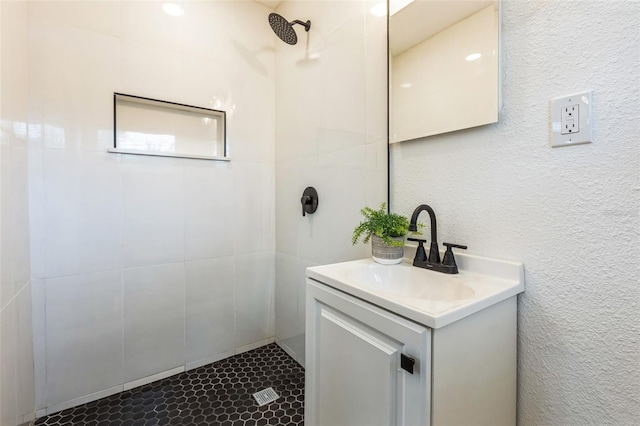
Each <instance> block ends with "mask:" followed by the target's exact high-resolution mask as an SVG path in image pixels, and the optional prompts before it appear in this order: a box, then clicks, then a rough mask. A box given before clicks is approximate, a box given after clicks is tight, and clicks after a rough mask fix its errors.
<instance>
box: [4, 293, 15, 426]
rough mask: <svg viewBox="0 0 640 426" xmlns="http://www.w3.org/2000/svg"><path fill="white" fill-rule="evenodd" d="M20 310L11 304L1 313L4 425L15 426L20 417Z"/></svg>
mask: <svg viewBox="0 0 640 426" xmlns="http://www.w3.org/2000/svg"><path fill="white" fill-rule="evenodd" d="M17 311H18V308H17V304H16V303H9V304H8V305H7V306H6V307H5V308H4V309H3V310H2V311H1V312H0V336H1V337H2V343H1V346H0V361H2V362H0V407H2V409H1V410H0V416H1V417H0V421H1V424H2V425H15V424H17V422H16V419H17V417H18V393H17V392H16V390H17V387H16V380H17V371H16V366H17V364H18V354H17V352H16V350H15V349H16V346H17V343H18V321H17V317H18V313H17Z"/></svg>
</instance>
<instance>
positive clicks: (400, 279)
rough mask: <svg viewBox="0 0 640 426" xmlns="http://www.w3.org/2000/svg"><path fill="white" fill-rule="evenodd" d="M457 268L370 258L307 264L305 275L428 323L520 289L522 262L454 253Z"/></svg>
mask: <svg viewBox="0 0 640 426" xmlns="http://www.w3.org/2000/svg"><path fill="white" fill-rule="evenodd" d="M456 261H457V264H458V269H459V271H460V272H459V273H458V274H453V275H449V274H443V273H441V272H435V271H431V270H427V269H423V268H418V267H415V266H413V265H412V264H411V263H407V262H403V263H401V264H398V265H380V264H377V263H375V262H374V261H373V259H371V258H368V259H361V260H354V261H351V262H343V263H334V264H330V265H322V266H315V267H311V268H307V277H308V278H310V279H313V280H315V281H319V282H321V283H324V284H326V285H329V286H331V287H333V288H336V289H338V290H340V291H343V292H345V293H348V294H351V295H353V296H355V297H357V298H360V299H362V300H365V301H367V302H369V303H372V304H374V305H377V306H379V307H381V308H384V309H387V310H388V311H391V312H394V313H396V314H398V315H400V316H403V317H405V318H408V319H410V320H412V321H415V322H417V323H420V324H423V325H426V326H427V327H431V328H441V327H444V326H446V325H448V324H451V323H453V322H455V321H458V320H460V319H462V318H464V317H467V316H469V315H472V314H474V313H476V312H478V311H480V310H482V309H485V308H487V307H489V306H491V305H494V304H496V303H498V302H501V301H503V300H506V299H508V298H510V297H513V296H515V295H517V294H519V293H522V292H524V267H523V265H522V264H521V263H516V262H509V261H502V260H496V259H489V258H484V257H479V256H474V255H468V254H459V253H456Z"/></svg>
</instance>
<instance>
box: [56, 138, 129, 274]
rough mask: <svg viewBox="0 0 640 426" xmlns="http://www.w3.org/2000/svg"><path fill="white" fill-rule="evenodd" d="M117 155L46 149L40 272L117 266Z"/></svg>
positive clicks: (119, 204) (119, 259) (119, 245)
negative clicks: (42, 261)
mask: <svg viewBox="0 0 640 426" xmlns="http://www.w3.org/2000/svg"><path fill="white" fill-rule="evenodd" d="M121 176H122V173H121V161H120V157H119V156H116V155H110V154H108V153H107V152H86V151H76V150H66V149H65V150H49V149H47V150H45V152H44V191H45V194H46V195H45V200H44V227H45V232H46V237H45V238H44V251H45V263H46V269H45V276H47V277H59V276H67V275H75V274H84V273H90V272H98V271H106V270H112V269H118V268H121V267H122V235H121V224H122V192H123V189H122V182H121V179H122V177H121Z"/></svg>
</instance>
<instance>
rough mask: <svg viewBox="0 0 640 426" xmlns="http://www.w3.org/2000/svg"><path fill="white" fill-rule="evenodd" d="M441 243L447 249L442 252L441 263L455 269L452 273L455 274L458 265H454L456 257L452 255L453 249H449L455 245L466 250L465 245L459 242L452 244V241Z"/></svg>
mask: <svg viewBox="0 0 640 426" xmlns="http://www.w3.org/2000/svg"><path fill="white" fill-rule="evenodd" d="M442 244H443V245H444V246H445V247H446V248H447V251H445V252H444V257H443V258H442V265H443V266H449V267H451V268H452V269H453V270H454V271H455V272H453V273H454V274H457V273H458V265H456V258H455V257H454V256H453V250H451V249H452V248H454V247H455V248H460V249H463V250H466V249H467V246H463V245H460V244H453V243H442Z"/></svg>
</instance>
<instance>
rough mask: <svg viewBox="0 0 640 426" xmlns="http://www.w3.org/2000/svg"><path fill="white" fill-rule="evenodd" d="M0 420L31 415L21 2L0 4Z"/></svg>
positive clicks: (26, 85) (20, 420) (24, 44)
mask: <svg viewBox="0 0 640 426" xmlns="http://www.w3.org/2000/svg"><path fill="white" fill-rule="evenodd" d="M0 44H1V46H0V55H1V59H0V66H1V68H2V69H1V71H0V79H1V81H0V87H2V91H1V92H0V112H1V115H0V424H1V425H2V426H5V425H8V426H15V425H17V424H21V423H23V422H24V421H26V420H29V419H31V418H33V414H34V372H33V356H34V354H33V343H32V338H31V334H32V332H31V327H32V322H31V285H30V279H31V276H30V245H29V223H28V221H29V203H28V191H27V188H28V174H27V164H28V156H27V152H28V150H27V141H28V126H27V116H28V102H27V92H28V88H29V82H28V78H27V64H28V59H27V57H28V55H27V3H26V2H22V1H18V2H0Z"/></svg>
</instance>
